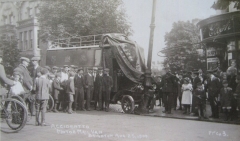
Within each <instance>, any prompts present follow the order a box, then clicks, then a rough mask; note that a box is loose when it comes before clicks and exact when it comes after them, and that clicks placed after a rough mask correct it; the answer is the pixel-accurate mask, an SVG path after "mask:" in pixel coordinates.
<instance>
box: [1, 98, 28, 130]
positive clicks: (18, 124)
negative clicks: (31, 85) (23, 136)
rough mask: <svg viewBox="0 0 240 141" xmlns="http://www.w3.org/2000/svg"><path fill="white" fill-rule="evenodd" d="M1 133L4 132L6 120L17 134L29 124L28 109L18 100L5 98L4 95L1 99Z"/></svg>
mask: <svg viewBox="0 0 240 141" xmlns="http://www.w3.org/2000/svg"><path fill="white" fill-rule="evenodd" d="M0 110H1V131H3V132H4V129H5V128H6V127H5V124H4V122H3V121H2V119H4V120H5V121H6V123H7V125H8V127H10V128H11V129H12V130H15V132H18V131H20V130H21V129H22V128H23V127H24V126H25V125H26V122H27V109H26V107H25V106H24V105H23V104H22V103H21V102H20V101H18V100H16V99H13V98H4V96H3V95H2V99H1V106H0Z"/></svg>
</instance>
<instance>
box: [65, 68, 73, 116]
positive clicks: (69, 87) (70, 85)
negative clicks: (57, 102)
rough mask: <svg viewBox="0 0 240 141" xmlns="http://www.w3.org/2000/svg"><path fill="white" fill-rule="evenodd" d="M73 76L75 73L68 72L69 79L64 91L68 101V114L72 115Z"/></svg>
mask: <svg viewBox="0 0 240 141" xmlns="http://www.w3.org/2000/svg"><path fill="white" fill-rule="evenodd" d="M74 76H75V73H74V72H72V71H70V72H69V79H68V80H67V90H66V93H67V94H68V98H69V99H68V100H69V103H68V113H69V114H72V113H73V110H72V104H73V101H74V99H73V95H75V87H74Z"/></svg>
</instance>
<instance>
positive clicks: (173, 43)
mask: <svg viewBox="0 0 240 141" xmlns="http://www.w3.org/2000/svg"><path fill="white" fill-rule="evenodd" d="M193 21H194V22H189V21H187V22H184V21H178V22H175V23H173V28H172V29H171V31H170V32H169V33H168V32H167V33H166V34H165V45H166V48H165V49H164V50H163V51H162V53H164V54H165V55H166V59H165V60H164V65H165V66H166V65H169V67H170V69H171V70H172V71H178V70H181V69H186V70H192V69H198V68H202V69H203V68H204V66H205V65H204V63H203V62H204V59H205V58H204V56H200V55H199V54H198V51H199V49H201V45H200V44H199V42H200V35H199V30H198V28H197V26H196V25H195V24H194V23H196V22H197V21H199V20H198V19H195V20H193ZM203 54H204V53H203Z"/></svg>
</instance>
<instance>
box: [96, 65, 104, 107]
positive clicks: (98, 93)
mask: <svg viewBox="0 0 240 141" xmlns="http://www.w3.org/2000/svg"><path fill="white" fill-rule="evenodd" d="M102 87H103V69H102V68H98V73H97V76H96V80H95V83H94V90H95V91H94V100H95V103H94V108H95V109H96V110H99V111H100V110H102V108H103V107H102V106H103V105H102V103H103V95H102V94H103V93H102Z"/></svg>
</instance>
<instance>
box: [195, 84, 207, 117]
mask: <svg viewBox="0 0 240 141" xmlns="http://www.w3.org/2000/svg"><path fill="white" fill-rule="evenodd" d="M194 96H195V97H197V98H196V101H195V102H196V103H195V104H196V106H197V107H196V108H197V109H198V115H199V119H201V118H206V114H205V112H206V107H205V100H206V94H205V91H204V89H203V85H202V83H201V82H198V83H197V88H196V90H195V92H194Z"/></svg>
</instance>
